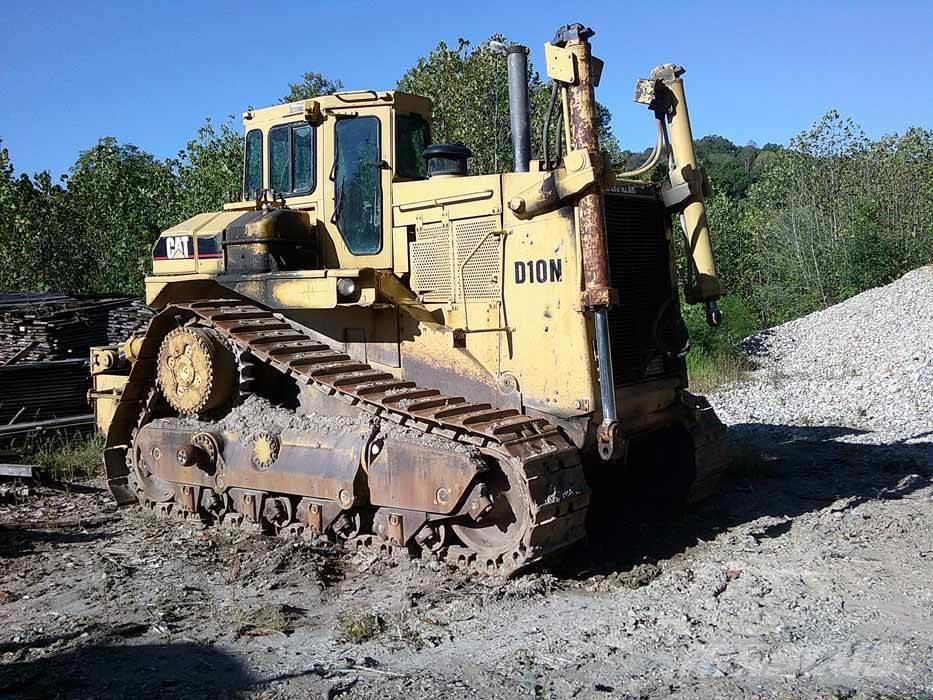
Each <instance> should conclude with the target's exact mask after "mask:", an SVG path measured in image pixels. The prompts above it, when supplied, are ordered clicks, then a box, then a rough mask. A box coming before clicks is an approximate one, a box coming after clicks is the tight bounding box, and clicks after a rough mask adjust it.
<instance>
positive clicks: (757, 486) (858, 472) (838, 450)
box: [552, 423, 933, 579]
mask: <svg viewBox="0 0 933 700" xmlns="http://www.w3.org/2000/svg"><path fill="white" fill-rule="evenodd" d="M863 432H865V431H859V430H855V429H852V428H844V427H836V426H821V427H801V426H789V425H769V424H750V423H749V424H739V425H733V426H730V427H729V442H730V454H731V457H732V464H731V466H730V469H729V471H728V472H727V473H726V475H725V477H724V478H723V481H722V483H721V485H720V489H719V492H718V493H717V494H715V495H714V496H712V497H710V498H708V499H707V500H705V501H703V502H701V503H699V504H696V505H692V506H686V507H684V506H683V505H681V504H678V503H673V502H671V500H670V499H667V500H665V498H664V496H665V492H670V490H671V489H670V488H667V489H665V476H666V475H664V474H643V475H638V476H637V477H636V476H634V475H627V474H615V475H611V476H609V475H603V477H602V478H598V481H597V482H596V488H595V489H594V499H593V505H592V506H591V511H592V514H591V517H590V523H589V531H590V536H589V539H588V541H587V542H586V543H585V544H584V545H583V546H581V547H579V548H577V549H576V550H575V551H574V552H573V553H571V554H570V555H569V556H568V557H567V558H566V559H565V560H564V561H563V562H561V563H560V564H559V565H558V566H556V567H554V568H553V569H552V573H554V574H555V575H557V576H558V577H561V578H568V579H584V578H588V577H590V576H593V575H600V574H601V575H606V574H612V573H618V572H623V571H628V570H630V569H632V568H633V567H635V566H637V565H639V564H654V563H657V562H661V561H665V560H668V559H671V558H672V557H675V556H677V555H678V554H681V553H683V552H685V551H686V550H688V549H690V548H691V547H693V546H695V545H697V544H699V543H700V542H701V541H707V540H710V539H713V538H715V537H716V536H717V535H718V534H720V533H722V532H724V531H726V530H728V529H730V528H732V527H735V526H738V525H741V524H743V523H749V522H752V521H754V520H757V519H759V518H762V517H765V516H771V517H776V518H785V519H786V521H785V522H783V523H780V524H777V525H775V524H772V525H771V526H770V527H769V528H766V532H764V533H763V537H777V536H780V535H781V534H783V532H786V531H788V530H790V528H791V526H792V523H793V520H794V518H797V517H799V516H801V515H803V514H805V513H808V512H811V511H817V510H820V509H822V508H825V507H826V506H829V505H830V504H832V503H834V502H836V501H839V500H846V501H847V502H846V504H845V506H844V507H845V508H847V509H848V508H853V507H855V506H857V505H859V504H861V503H864V502H867V501H872V500H890V499H899V498H903V497H905V496H908V495H909V494H911V493H912V492H914V491H916V490H918V489H921V488H923V487H925V486H929V485H930V484H931V483H933V443H921V444H903V443H895V444H884V445H866V444H852V443H845V442H838V441H837V440H836V439H837V438H840V437H843V436H846V435H857V434H859V433H863ZM916 437H921V436H916ZM599 468H600V465H593V466H592V469H594V470H596V469H599ZM667 478H670V477H667Z"/></svg>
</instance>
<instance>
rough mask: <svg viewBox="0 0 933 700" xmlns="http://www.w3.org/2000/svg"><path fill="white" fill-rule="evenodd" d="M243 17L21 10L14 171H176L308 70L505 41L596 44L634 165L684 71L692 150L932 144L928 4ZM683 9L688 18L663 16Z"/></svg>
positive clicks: (12, 84)
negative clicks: (160, 164)
mask: <svg viewBox="0 0 933 700" xmlns="http://www.w3.org/2000/svg"><path fill="white" fill-rule="evenodd" d="M562 5H563V7H564V8H566V7H570V6H575V7H576V9H575V10H574V11H573V12H572V13H569V14H568V13H566V12H565V11H564V10H562V9H559V8H557V7H556V4H555V6H554V7H553V8H552V7H551V6H550V4H549V3H547V2H543V3H542V2H508V1H505V0H500V1H499V2H489V3H487V2H478V1H476V0H474V1H471V2H458V3H449V4H448V3H445V2H430V3H429V2H420V1H416V0H407V1H405V2H380V3H363V2H350V1H348V0H343V1H341V2H325V3H316V2H309V1H307V0H305V1H304V2H280V3H266V2H260V3H256V2H253V3H239V2H234V1H233V0H226V1H225V2H216V1H213V0H212V1H203V2H199V1H197V0H188V1H187V2H167V1H166V2H161V3H155V2H153V3H142V2H128V1H124V2H117V1H115V0H114V1H111V2H81V3H75V2H48V1H47V0H31V1H30V2H25V1H23V0H8V2H7V3H5V6H4V9H3V20H4V22H3V25H4V26H3V29H2V37H3V40H2V42H0V139H2V140H3V143H4V145H5V146H6V147H8V148H9V150H10V155H11V157H12V159H13V163H14V165H15V166H16V168H17V170H19V171H25V172H29V173H33V172H35V171H37V170H41V169H49V170H51V171H52V172H53V174H55V175H57V174H59V173H61V172H63V171H64V170H66V169H67V168H68V167H69V166H70V165H71V163H73V162H74V160H75V158H76V157H77V154H78V152H79V151H80V150H83V149H86V148H88V147H90V146H91V145H93V144H94V143H95V142H96V140H97V139H98V138H99V137H101V136H115V137H116V138H117V139H118V140H120V141H121V142H130V143H134V144H136V145H137V146H139V147H140V148H143V149H145V150H147V151H150V152H152V153H154V154H156V155H157V156H159V157H167V156H171V155H174V154H175V153H176V152H177V151H178V149H179V148H180V147H181V146H182V145H183V144H184V143H185V141H186V140H187V139H188V138H190V137H191V136H192V135H193V134H194V133H195V131H196V129H197V127H198V126H199V124H201V123H202V121H203V119H204V117H207V116H210V117H213V118H215V119H223V118H224V117H225V116H226V115H230V114H236V115H237V117H239V114H240V113H241V112H242V111H243V110H244V109H245V108H246V107H247V105H250V104H252V105H253V106H257V107H260V106H264V105H267V104H272V103H274V102H275V101H276V100H277V98H278V97H279V96H281V95H282V94H284V92H285V91H286V84H287V83H289V82H290V81H294V80H296V79H297V78H298V77H299V76H300V75H301V73H303V72H304V71H306V70H316V71H320V72H322V73H324V74H325V75H327V76H328V77H331V78H340V79H341V80H343V82H344V83H345V84H346V85H347V87H349V88H363V87H372V88H390V87H393V86H394V85H395V82H396V81H397V80H398V78H399V77H400V76H401V75H402V73H403V72H404V71H405V69H406V68H407V67H408V66H410V65H411V64H412V63H413V62H414V61H415V60H416V59H417V58H418V57H419V56H422V55H424V54H426V53H427V52H428V51H429V50H430V49H431V48H432V47H433V46H434V45H435V44H436V43H437V42H438V41H439V40H441V39H445V40H447V41H448V42H449V43H455V42H456V40H457V37H459V36H462V37H465V38H467V39H470V40H471V41H473V42H474V43H479V42H481V41H482V40H484V39H485V38H487V37H488V36H489V35H490V34H492V33H494V32H497V31H500V32H502V33H504V34H506V35H507V36H508V37H509V38H510V39H512V40H514V41H520V42H522V43H525V44H527V45H529V46H530V47H531V48H532V51H533V58H534V60H535V61H536V63H537V64H538V65H539V66H543V63H544V60H543V56H542V44H543V43H544V42H545V41H547V40H548V39H550V38H551V36H552V35H553V32H554V30H555V29H556V28H557V27H558V26H559V25H560V24H563V23H566V22H569V21H580V22H584V23H586V24H589V25H590V26H592V27H593V28H594V29H595V30H596V32H597V35H596V37H595V38H594V50H595V53H596V54H597V55H598V56H600V57H602V58H603V59H605V61H606V71H605V73H604V78H603V84H602V86H601V87H600V89H599V91H598V97H599V99H600V100H601V101H602V102H603V103H605V104H606V105H607V106H608V107H609V108H610V109H611V110H612V112H613V127H614V129H615V132H616V134H617V135H618V137H619V140H620V141H621V142H622V144H623V146H624V147H629V148H643V147H645V146H646V145H648V144H649V143H650V142H651V141H652V139H653V134H652V130H651V126H650V123H649V122H648V120H647V117H646V113H647V112H646V110H644V108H642V107H639V106H636V105H634V104H632V102H631V95H632V92H633V87H634V83H635V79H636V78H638V77H642V76H644V75H646V74H647V72H648V71H649V70H650V69H651V68H652V67H653V66H654V65H656V64H658V63H666V62H677V63H681V64H683V65H685V66H686V67H687V69H688V73H687V76H686V78H687V90H688V97H689V99H690V106H691V113H692V115H693V119H694V130H695V133H696V134H697V135H698V136H700V135H706V134H721V135H723V136H726V137H727V138H729V139H731V140H733V141H735V142H736V143H739V144H744V143H747V142H748V141H750V140H754V141H755V142H757V143H758V144H759V145H762V144H764V143H766V142H769V141H770V142H777V143H786V142H787V140H788V139H789V138H790V137H792V136H793V135H794V134H795V133H797V132H799V131H801V130H802V129H804V128H806V127H807V126H809V125H810V124H811V123H812V122H814V121H815V120H816V119H817V118H818V117H819V116H820V115H821V114H822V113H824V112H825V111H827V110H828V109H830V108H836V109H839V110H840V111H841V112H842V113H844V114H845V115H847V116H850V117H852V118H853V119H855V120H856V121H857V122H859V123H860V124H861V125H862V126H863V128H864V129H865V130H866V132H867V133H868V134H869V136H872V137H876V136H879V135H881V134H883V133H890V132H892V131H898V132H901V131H903V130H904V129H905V128H906V127H908V126H912V125H920V126H925V127H933V87H931V84H933V50H931V46H933V3H931V2H919V1H918V2H913V1H909V0H888V1H887V2H879V1H878V0H876V1H874V2H839V1H835V2H830V1H827V2H798V1H796V0H794V1H790V0H789V1H786V2H773V3H765V2H751V1H750V2H702V3H701V2H686V3H679V4H677V3H673V4H672V3H660V2H656V1H655V2H621V1H618V0H617V1H615V2H613V1H611V0H603V1H602V2H578V3H562ZM667 9H672V10H674V11H675V12H677V14H674V15H670V16H668V15H666V14H665V10H667Z"/></svg>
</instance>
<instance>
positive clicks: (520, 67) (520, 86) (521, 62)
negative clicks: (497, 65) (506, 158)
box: [505, 44, 531, 173]
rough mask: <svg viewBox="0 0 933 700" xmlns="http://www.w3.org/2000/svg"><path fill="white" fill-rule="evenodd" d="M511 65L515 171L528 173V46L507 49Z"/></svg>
mask: <svg viewBox="0 0 933 700" xmlns="http://www.w3.org/2000/svg"><path fill="white" fill-rule="evenodd" d="M505 58H506V62H507V63H508V67H509V117H510V119H511V126H512V156H513V160H514V161H515V172H517V173H527V172H528V168H529V165H530V163H531V115H530V113H529V111H528V47H527V46H522V45H521V44H516V45H515V46H509V47H508V48H507V49H506V51H505Z"/></svg>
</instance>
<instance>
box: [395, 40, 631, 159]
mask: <svg viewBox="0 0 933 700" xmlns="http://www.w3.org/2000/svg"><path fill="white" fill-rule="evenodd" d="M490 42H499V43H503V44H508V43H509V42H508V40H507V39H506V38H505V37H504V36H502V35H501V34H495V35H493V36H492V37H490V39H489V40H487V41H485V42H483V43H482V44H480V45H479V46H473V45H471V43H470V42H469V41H467V40H466V39H462V38H461V39H458V40H457V45H456V47H450V46H448V45H447V43H446V42H443V41H442V42H440V43H439V44H438V45H437V46H436V47H435V48H434V49H433V50H432V51H431V53H429V54H428V55H427V56H424V57H422V58H419V59H418V61H417V63H415V65H414V66H412V67H411V68H409V69H408V70H407V71H406V72H405V75H403V76H402V78H401V80H399V83H398V88H399V90H402V91H405V92H411V93H414V94H416V95H422V96H424V97H428V98H430V99H431V101H432V103H433V140H434V141H435V143H441V142H461V143H464V144H466V145H467V146H469V147H470V149H471V150H472V151H473V159H472V162H471V165H470V167H471V172H473V173H490V172H503V171H507V170H511V169H512V167H513V160H512V149H511V128H510V123H509V87H508V69H507V66H506V61H505V59H504V58H503V57H502V56H501V55H499V54H497V53H496V52H494V51H493V50H492V49H491V48H490ZM528 73H529V78H528V90H529V105H530V109H531V138H532V155H533V157H543V154H542V148H541V133H542V129H543V125H544V118H545V112H546V111H547V105H548V102H549V100H550V94H551V89H550V86H549V85H548V84H547V83H545V82H544V80H543V79H542V78H541V75H540V74H539V73H538V72H537V71H535V69H534V65H533V64H532V62H531V61H529V71H528ZM559 114H560V108H559V106H555V109H554V113H553V115H552V120H551V129H552V131H551V137H550V140H551V152H552V153H554V152H555V146H554V144H555V143H556V134H557V131H556V128H557V119H558V115H559ZM599 117H600V132H601V133H600V143H601V145H602V147H603V148H604V149H605V150H607V151H608V152H609V153H610V154H611V157H613V159H614V160H615V161H617V162H621V160H622V149H621V148H620V147H619V144H618V141H617V140H616V139H615V137H614V136H613V134H612V129H611V114H610V113H609V110H608V109H606V108H605V107H602V106H600V111H599Z"/></svg>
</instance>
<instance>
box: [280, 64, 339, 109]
mask: <svg viewBox="0 0 933 700" xmlns="http://www.w3.org/2000/svg"><path fill="white" fill-rule="evenodd" d="M341 90H343V83H342V82H341V81H340V80H330V79H329V78H325V77H324V76H323V75H322V74H321V73H315V72H313V71H309V72H307V73H305V74H304V75H303V76H301V80H300V81H299V82H297V83H289V84H288V94H287V95H285V96H284V97H282V98H280V99H279V104H285V103H286V102H298V101H299V100H310V99H311V98H313V97H320V96H321V95H333V94H334V93H335V92H340V91H341Z"/></svg>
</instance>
